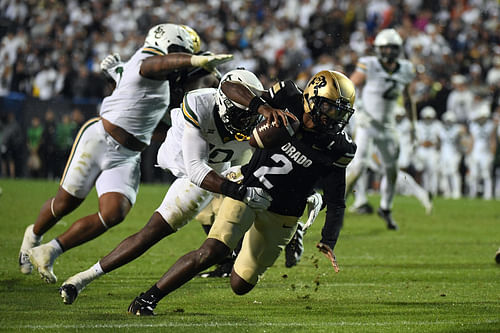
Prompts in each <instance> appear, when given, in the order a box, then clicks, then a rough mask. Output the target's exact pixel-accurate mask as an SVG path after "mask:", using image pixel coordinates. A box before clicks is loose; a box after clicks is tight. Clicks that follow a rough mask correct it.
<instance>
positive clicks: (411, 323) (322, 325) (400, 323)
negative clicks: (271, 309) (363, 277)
mask: <svg viewBox="0 0 500 333" xmlns="http://www.w3.org/2000/svg"><path fill="white" fill-rule="evenodd" d="M160 320H161V319H160ZM498 323H500V321H499V320H484V321H474V322H470V321H467V322H462V323H460V322H456V321H397V322H367V323H359V322H344V321H342V322H327V323H307V324H300V323H290V322H286V323H265V322H262V323H234V322H224V323H218V322H207V323H151V324H146V323H139V322H138V323H127V324H120V323H116V324H76V325H67V324H61V325H58V324H51V325H19V326H9V327H6V326H3V327H2V329H32V330H45V329H73V328H74V329H110V328H155V327H241V328H245V327H295V328H297V327H304V328H307V327H316V328H327V327H343V326H344V327H349V326H352V327H383V326H439V325H462V326H470V325H484V324H498Z"/></svg>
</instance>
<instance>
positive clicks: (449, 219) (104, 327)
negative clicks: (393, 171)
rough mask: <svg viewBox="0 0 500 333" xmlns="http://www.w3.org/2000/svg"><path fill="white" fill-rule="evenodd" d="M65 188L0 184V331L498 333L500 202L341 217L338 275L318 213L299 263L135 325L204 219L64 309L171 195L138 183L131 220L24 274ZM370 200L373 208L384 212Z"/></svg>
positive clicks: (413, 205)
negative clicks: (81, 275) (23, 265)
mask: <svg viewBox="0 0 500 333" xmlns="http://www.w3.org/2000/svg"><path fill="white" fill-rule="evenodd" d="M57 186H58V184H57V183H56V182H47V181H27V180H16V181H11V180H4V179H2V180H0V187H1V188H2V189H3V194H2V195H1V196H0V220H1V223H0V249H1V256H0V263H1V266H2V269H1V270H0V331H8V332H12V331H20V332H26V331H50V332H59V331H87V330H88V331H90V330H92V331H99V332H116V331H130V332H140V331H147V332H164V331H167V330H170V331H174V332H192V331H200V332H284V331H287V332H299V331H300V332H403V331H407V332H500V265H498V264H496V263H495V261H494V254H495V251H496V250H497V249H498V247H499V246H500V202H499V201H481V200H468V199H463V200H458V201H452V200H444V199H439V198H438V199H436V200H435V202H434V208H435V209H434V212H433V214H432V215H431V216H426V215H425V214H424V209H423V208H422V207H421V206H419V204H418V202H417V201H416V199H413V198H407V197H397V198H396V201H395V210H394V217H395V218H396V220H397V221H398V223H399V225H400V228H401V229H400V231H397V232H394V231H388V230H386V229H385V224H384V223H383V222H382V220H380V219H379V218H378V217H376V216H375V215H373V216H356V215H352V214H346V219H345V225H344V229H343V231H342V233H341V236H340V239H339V243H338V245H337V248H336V251H335V252H336V254H337V259H338V261H339V264H340V268H341V271H340V273H338V274H335V272H334V271H333V269H332V268H331V267H330V264H329V262H328V261H327V260H326V259H325V258H323V256H322V255H320V254H319V253H317V252H316V250H315V247H314V245H315V243H316V242H317V241H318V240H319V232H320V229H321V226H322V220H323V215H320V217H319V219H318V220H317V221H316V223H315V224H314V225H313V226H312V228H311V229H310V230H309V231H308V233H307V235H306V237H305V249H306V250H305V254H304V257H303V259H302V261H301V262H300V263H299V265H298V266H296V267H293V268H285V265H284V256H281V257H280V258H279V259H278V261H277V262H276V264H275V266H274V267H272V268H270V269H269V270H268V272H267V273H266V274H265V275H264V277H263V278H262V279H261V281H260V282H259V284H258V286H257V287H256V288H255V289H254V290H253V291H252V292H250V293H249V294H247V295H245V296H236V295H234V294H233V293H232V292H231V289H230V287H229V283H228V282H229V281H228V279H201V278H196V279H194V280H192V281H191V282H190V283H188V284H187V285H185V286H183V287H182V288H180V289H179V290H177V291H175V292H174V293H172V294H170V295H168V296H167V297H166V298H165V299H164V300H163V301H162V302H161V303H160V304H159V306H158V307H157V309H156V313H157V314H158V316H156V317H154V318H140V317H135V316H131V315H128V314H127V311H126V310H127V307H128V305H129V303H130V302H131V301H132V299H133V298H134V297H135V296H137V295H138V294H139V293H140V292H141V291H144V290H146V289H148V288H149V287H150V286H151V285H152V284H153V283H154V282H155V281H156V280H158V279H159V278H160V276H161V275H162V274H163V273H164V272H165V271H166V269H167V268H168V267H169V266H170V265H171V264H172V263H173V262H174V261H175V260H176V259H177V258H178V257H179V256H180V255H182V254H184V253H185V252H187V251H189V250H192V249H195V248H197V247H198V246H199V245H200V244H201V242H202V241H203V239H204V233H203V231H202V229H201V227H200V225H199V224H198V223H197V222H192V223H190V224H188V226H186V227H185V228H184V229H182V230H181V231H179V232H178V233H176V234H174V235H173V236H172V237H169V238H167V239H165V240H163V241H162V242H160V243H159V244H157V245H156V246H155V247H154V248H152V249H151V250H150V251H149V252H147V253H146V254H145V255H143V256H142V257H141V258H140V259H138V260H136V261H135V262H132V263H131V264H129V265H127V266H125V267H122V268H121V269H118V270H116V271H114V272H112V273H110V274H108V275H106V276H103V277H102V278H101V279H99V280H97V281H95V282H94V283H92V284H91V285H90V286H89V287H88V288H87V289H85V290H84V291H83V292H82V294H81V295H80V296H79V297H78V299H77V300H76V302H75V303H74V304H73V305H64V304H63V302H62V299H61V298H60V296H59V293H58V288H59V286H60V284H61V283H62V282H63V281H64V280H65V279H66V278H67V277H69V276H71V275H73V274H74V273H76V272H78V271H81V270H83V269H87V268H88V267H89V266H91V265H93V264H94V263H95V262H96V261H97V260H98V259H99V258H100V257H102V256H104V255H105V254H107V253H108V252H109V251H110V250H111V249H113V248H114V247H115V246H116V245H117V244H118V243H119V241H121V240H122V239H123V238H124V237H126V236H128V235H130V234H131V233H133V232H135V231H137V230H138V229H139V228H140V227H142V226H143V225H144V223H146V222H147V220H148V219H149V217H150V215H151V214H152V212H153V211H154V209H155V208H156V207H157V206H158V205H159V203H160V202H161V200H162V198H163V194H164V192H165V190H166V187H165V186H161V185H142V187H141V190H140V192H139V196H138V200H137V204H136V205H135V207H134V208H133V209H132V211H131V212H130V214H129V215H128V217H127V219H126V220H125V221H124V222H123V223H122V224H121V225H119V226H117V227H115V228H113V229H112V230H110V231H108V232H107V233H106V234H104V235H102V236H101V237H100V238H97V239H95V240H93V241H91V242H89V243H87V244H84V245H82V246H80V247H77V248H75V249H72V250H70V251H68V252H67V253H65V254H64V255H62V256H61V257H60V258H59V259H58V260H57V261H56V264H55V266H54V272H55V273H56V274H57V276H58V278H59V281H58V282H57V284H55V285H47V284H46V283H45V282H43V281H42V280H41V279H39V277H38V273H33V274H32V275H28V276H25V275H22V274H21V273H20V272H19V271H18V264H17V256H18V251H19V247H20V245H21V241H22V236H23V233H24V229H25V227H26V226H27V225H28V224H31V223H33V222H34V220H35V218H36V216H37V213H38V210H39V208H40V206H41V204H42V203H43V202H44V201H45V200H46V199H47V198H48V197H50V196H51V195H53V194H55V191H56V189H57ZM377 199H378V198H377V197H371V200H372V203H373V204H375V206H376V204H377V203H378V200H377ZM96 203H97V199H96V195H95V193H92V194H91V195H90V196H89V197H88V199H87V201H86V202H84V204H83V205H82V206H81V207H80V208H78V209H77V210H76V211H75V212H74V213H72V214H71V215H69V216H67V217H65V218H64V219H63V220H62V221H60V222H59V223H58V224H57V225H56V226H55V227H54V228H52V229H51V230H50V231H49V232H48V233H47V234H46V235H45V238H44V241H50V240H51V239H52V238H53V237H55V236H57V235H58V234H60V233H62V232H63V231H64V230H66V228H67V227H68V226H69V225H70V224H71V223H72V222H73V221H74V220H75V219H77V218H78V217H81V216H84V215H86V214H89V213H93V212H95V211H96V207H97V205H96Z"/></svg>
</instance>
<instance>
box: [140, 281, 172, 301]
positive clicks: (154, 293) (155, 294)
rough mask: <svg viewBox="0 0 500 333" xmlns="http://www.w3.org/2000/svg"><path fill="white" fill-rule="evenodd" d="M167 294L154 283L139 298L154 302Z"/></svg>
mask: <svg viewBox="0 0 500 333" xmlns="http://www.w3.org/2000/svg"><path fill="white" fill-rule="evenodd" d="M166 295H167V293H166V292H163V291H161V290H160V289H159V288H158V287H157V286H156V284H154V285H153V286H152V287H151V288H149V290H148V291H146V292H145V293H144V294H143V295H142V296H141V298H142V299H144V300H145V301H147V302H148V303H153V304H156V303H158V302H159V301H160V300H161V299H162V298H163V297H165V296H166Z"/></svg>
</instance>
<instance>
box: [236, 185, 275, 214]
mask: <svg viewBox="0 0 500 333" xmlns="http://www.w3.org/2000/svg"><path fill="white" fill-rule="evenodd" d="M245 190H246V191H245V194H244V195H243V202H244V203H246V204H247V205H248V206H249V207H250V208H253V209H256V210H266V209H267V208H269V206H270V205H271V201H272V200H273V198H271V196H270V195H269V194H267V192H266V191H264V190H263V189H261V188H260V187H247V188H246V189H245Z"/></svg>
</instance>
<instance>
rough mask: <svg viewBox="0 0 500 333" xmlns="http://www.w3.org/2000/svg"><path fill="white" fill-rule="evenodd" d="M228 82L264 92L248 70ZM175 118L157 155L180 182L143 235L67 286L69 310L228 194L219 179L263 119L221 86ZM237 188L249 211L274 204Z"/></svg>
mask: <svg viewBox="0 0 500 333" xmlns="http://www.w3.org/2000/svg"><path fill="white" fill-rule="evenodd" d="M225 81H238V82H242V83H244V84H245V85H246V86H247V87H249V88H250V89H251V90H252V91H254V92H255V93H260V91H262V90H263V86H262V84H261V82H260V81H259V79H258V78H257V77H256V76H255V75H254V74H253V73H251V72H249V71H246V70H240V69H237V70H232V71H230V72H228V73H227V74H225V75H224V76H223V77H222V79H221V84H222V82H225ZM263 109H266V108H259V111H260V112H262V111H265V110H263ZM262 113H263V114H265V115H266V117H269V116H270V114H269V113H265V112H262ZM273 114H274V113H273ZM283 115H284V114H283ZM171 116H172V117H171V118H172V127H171V128H170V129H169V131H168V132H167V138H166V140H165V142H164V143H163V144H162V146H161V147H160V149H159V151H158V159H157V160H158V165H159V166H160V167H162V168H163V169H167V170H170V172H172V174H173V175H174V176H176V177H177V178H176V180H175V181H174V182H173V183H172V185H171V186H170V188H169V189H168V191H167V193H166V195H165V198H164V199H163V202H162V203H161V205H160V207H158V209H157V210H156V211H155V212H154V213H153V215H152V216H151V218H150V220H149V222H148V223H147V224H146V225H145V226H144V228H143V229H141V230H140V231H139V232H137V233H136V234H134V235H132V236H130V237H128V238H126V239H125V240H123V241H122V242H121V243H120V244H119V245H118V246H117V247H116V248H115V249H114V250H113V251H111V252H110V253H109V254H108V255H106V256H105V257H104V258H102V259H101V260H100V261H98V262H97V263H96V264H95V265H94V266H92V267H91V268H89V269H88V270H86V271H83V272H81V273H78V274H76V275H74V276H72V277H70V278H69V279H68V280H66V281H65V282H64V283H63V285H62V287H61V290H60V292H61V296H62V297H63V300H64V302H65V303H66V304H71V303H73V302H74V300H75V299H76V297H77V296H78V294H79V293H80V292H81V291H82V290H83V288H84V287H85V286H86V285H88V284H89V283H90V282H92V281H93V280H94V279H96V278H98V277H99V276H101V275H103V274H105V273H109V272H111V271H112V270H114V269H116V268H118V267H121V266H123V265H125V264H127V263H128V262H130V261H132V260H134V259H135V258H137V257H139V256H140V255H142V254H143V253H144V252H145V251H146V250H148V249H149V248H150V247H152V246H153V245H154V244H156V243H157V242H158V241H160V240H161V239H163V238H164V237H166V236H168V235H170V234H173V233H174V232H176V231H177V230H178V229H180V228H182V227H183V226H184V225H185V224H186V223H187V222H189V221H190V220H192V219H193V218H194V217H195V216H196V215H197V214H198V213H199V212H200V211H201V210H202V209H203V208H204V207H205V206H206V205H207V204H208V203H209V202H210V200H211V199H212V192H214V193H224V194H225V192H226V190H225V189H224V186H225V185H221V183H223V181H224V179H225V178H223V177H222V176H220V173H222V172H223V171H225V170H227V169H228V168H229V167H230V165H231V161H234V160H239V159H241V158H242V157H243V154H244V153H245V152H246V151H247V150H248V149H250V148H251V147H250V145H249V144H248V139H249V136H250V133H251V131H252V130H253V128H254V127H255V125H256V124H257V123H258V122H259V120H260V119H261V117H262V115H261V114H259V113H257V112H252V111H250V110H249V109H248V108H245V107H243V106H241V105H239V104H237V103H235V102H233V101H231V100H229V99H228V98H227V97H226V96H225V95H224V93H223V92H222V91H221V89H220V86H219V88H218V89H214V88H202V89H198V90H193V91H191V92H189V93H187V94H186V95H185V97H184V100H183V103H182V110H181V109H174V110H172V113H171ZM234 184H235V186H239V187H240V188H239V189H238V193H239V195H240V197H239V198H238V199H240V200H242V201H243V202H245V203H247V204H248V205H249V206H250V207H254V208H267V206H268V205H269V204H270V200H269V199H268V197H267V194H266V193H265V192H264V191H263V190H262V189H260V188H254V187H246V186H243V185H241V186H240V185H237V184H236V183H234Z"/></svg>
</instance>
